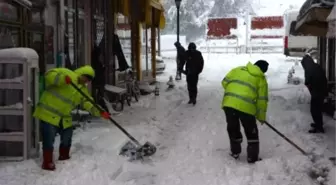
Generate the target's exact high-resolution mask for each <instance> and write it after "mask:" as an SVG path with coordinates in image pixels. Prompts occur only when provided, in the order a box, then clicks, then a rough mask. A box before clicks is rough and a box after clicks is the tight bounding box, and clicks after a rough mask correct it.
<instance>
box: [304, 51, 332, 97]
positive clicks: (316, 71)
mask: <svg viewBox="0 0 336 185" xmlns="http://www.w3.org/2000/svg"><path fill="white" fill-rule="evenodd" d="M301 65H302V67H303V69H304V76H305V85H306V86H307V87H308V89H309V92H310V94H311V96H313V97H320V98H325V97H326V96H327V94H328V80H327V77H326V74H325V72H324V70H323V69H322V67H321V66H320V65H319V64H316V63H315V62H314V60H313V59H312V57H311V56H309V55H305V56H304V57H303V58H302V60H301Z"/></svg>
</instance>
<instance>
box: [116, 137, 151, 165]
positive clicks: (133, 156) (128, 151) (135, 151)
mask: <svg viewBox="0 0 336 185" xmlns="http://www.w3.org/2000/svg"><path fill="white" fill-rule="evenodd" d="M155 152H156V147H155V146H154V145H153V144H152V143H150V142H146V143H145V144H144V145H143V146H140V147H138V146H136V145H135V144H134V143H132V142H131V141H128V142H127V143H126V144H125V145H124V146H123V147H122V148H121V150H120V153H119V155H122V156H125V157H128V158H129V159H130V160H131V161H133V160H139V159H143V157H149V156H152V155H154V153H155Z"/></svg>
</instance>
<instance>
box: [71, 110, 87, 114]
mask: <svg viewBox="0 0 336 185" xmlns="http://www.w3.org/2000/svg"><path fill="white" fill-rule="evenodd" d="M71 114H80V115H90V113H89V112H88V111H85V110H80V109H76V110H73V111H71Z"/></svg>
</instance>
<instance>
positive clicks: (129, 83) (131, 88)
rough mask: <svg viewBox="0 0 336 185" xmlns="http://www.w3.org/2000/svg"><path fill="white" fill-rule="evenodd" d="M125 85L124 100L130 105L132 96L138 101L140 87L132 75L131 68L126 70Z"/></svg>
mask: <svg viewBox="0 0 336 185" xmlns="http://www.w3.org/2000/svg"><path fill="white" fill-rule="evenodd" d="M125 74H126V75H125V85H126V90H127V93H126V94H127V95H126V101H127V104H128V106H131V101H132V98H133V97H134V99H135V101H137V102H138V101H139V98H138V97H139V96H140V87H139V83H138V81H137V80H136V79H135V77H134V73H133V71H132V69H128V70H126V73H125Z"/></svg>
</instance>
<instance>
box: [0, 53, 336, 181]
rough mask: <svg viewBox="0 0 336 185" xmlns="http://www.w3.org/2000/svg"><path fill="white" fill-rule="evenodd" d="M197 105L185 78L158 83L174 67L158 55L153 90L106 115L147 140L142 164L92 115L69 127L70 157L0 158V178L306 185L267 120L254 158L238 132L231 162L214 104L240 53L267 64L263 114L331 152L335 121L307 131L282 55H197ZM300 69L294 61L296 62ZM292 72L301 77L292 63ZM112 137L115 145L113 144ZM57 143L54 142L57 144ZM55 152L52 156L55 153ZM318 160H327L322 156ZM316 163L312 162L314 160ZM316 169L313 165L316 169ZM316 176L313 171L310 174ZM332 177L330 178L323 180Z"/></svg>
mask: <svg viewBox="0 0 336 185" xmlns="http://www.w3.org/2000/svg"><path fill="white" fill-rule="evenodd" d="M204 58H205V60H206V61H205V69H204V72H203V74H202V75H201V76H200V82H199V98H198V104H197V105H196V106H195V107H193V106H191V105H187V104H186V102H187V100H188V97H187V92H186V84H185V81H184V80H185V78H183V81H181V82H176V83H175V84H176V86H175V88H174V89H172V90H166V88H167V85H166V82H167V81H168V79H169V76H170V75H174V74H175V62H174V61H173V60H166V61H165V62H166V64H167V69H166V72H165V74H163V75H162V76H160V77H159V78H158V80H159V81H160V82H161V91H160V96H159V97H156V96H154V95H149V96H146V97H142V99H141V100H140V101H139V102H138V103H134V104H132V107H126V110H125V111H124V112H123V113H122V114H121V115H120V116H115V117H114V118H115V119H116V120H117V121H119V122H120V123H121V125H122V126H124V127H125V128H126V129H127V130H129V131H130V132H131V133H132V134H134V136H135V137H136V138H139V139H140V141H141V142H142V143H143V142H144V141H147V140H148V141H151V142H152V143H154V144H156V145H157V147H158V151H157V153H156V154H155V155H154V156H153V157H152V158H151V159H150V160H149V161H146V162H145V163H144V164H141V163H140V162H138V163H129V162H127V161H126V159H125V158H123V157H120V156H117V152H118V146H120V145H122V143H123V142H125V141H127V138H125V137H124V136H123V135H122V134H121V133H120V131H119V130H117V129H116V128H115V127H114V126H113V125H109V124H108V123H107V122H103V121H95V122H92V123H91V125H87V127H86V128H85V129H83V130H78V131H76V135H75V136H74V144H73V148H72V151H71V154H72V159H71V160H69V161H67V162H57V163H56V167H57V170H56V172H53V173H51V172H45V171H42V170H40V163H41V161H40V159H36V160H29V161H25V162H20V163H8V164H4V163H1V164H0V165H1V166H0V184H1V185H21V184H26V185H49V184H50V185H59V184H62V185H78V184H81V185H92V184H96V185H114V184H123V185H131V184H132V185H133V184H134V185H149V184H155V185H189V184H190V185H205V184H206V185H217V184H218V185H245V184H250V185H270V184H271V185H276V184H279V185H280V184H281V185H302V184H305V185H312V184H316V182H314V181H313V180H312V176H313V175H311V172H312V167H313V165H312V163H311V161H310V160H309V159H307V158H306V157H305V156H302V155H301V153H299V152H298V151H297V150H296V149H295V148H293V147H292V146H291V145H289V144H288V143H287V142H286V141H285V140H283V139H282V138H281V137H279V136H278V135H276V134H275V133H274V132H273V131H272V130H270V129H269V128H267V126H260V127H259V129H260V134H259V135H260V141H261V145H260V146H261V151H260V156H261V157H262V158H263V160H262V161H260V162H258V163H256V164H255V165H249V164H247V163H246V152H245V151H246V150H245V148H246V139H245V138H244V140H245V142H244V143H243V153H242V155H241V159H240V160H239V161H235V160H233V159H232V158H231V157H230V156H229V155H228V154H229V145H228V144H229V143H228V136H227V132H226V123H225V116H224V113H223V111H222V110H221V109H220V104H221V100H222V96H223V90H222V87H221V83H220V82H221V80H222V79H223V77H224V76H225V74H226V73H227V72H228V71H229V70H230V69H231V68H233V67H236V66H239V65H244V64H246V62H247V61H248V60H251V61H255V60H257V59H261V58H262V59H265V60H267V61H268V62H269V63H270V67H269V71H268V73H267V78H268V82H269V89H270V98H269V99H270V104H269V109H268V121H269V122H270V123H271V124H272V125H274V126H275V127H276V128H277V129H278V130H279V131H281V132H283V133H284V134H285V135H286V136H288V137H289V138H290V139H292V140H293V141H294V142H295V143H297V144H298V145H300V146H301V147H303V148H304V149H305V150H307V151H315V152H316V153H321V154H324V155H326V156H333V155H335V152H334V151H335V141H334V139H335V131H334V130H335V129H334V128H335V125H334V121H332V120H330V119H328V118H326V119H325V122H326V125H325V127H326V130H327V133H326V134H325V135H320V134H316V135H311V134H308V133H307V130H308V129H309V124H310V122H311V118H310V115H309V105H308V102H309V95H308V92H307V91H306V90H305V88H304V86H303V85H291V84H287V75H288V70H289V69H290V68H291V67H292V66H293V65H294V63H293V62H286V61H285V57H283V56H282V55H270V54H268V55H252V56H249V55H223V54H221V55H220V54H218V55H214V54H212V55H210V56H207V55H204ZM296 68H300V66H296ZM296 75H298V76H301V78H302V76H303V74H302V71H301V74H300V70H297V72H296ZM116 143H117V144H116ZM57 146H58V145H55V147H56V148H57ZM57 156H58V155H57V152H55V157H57ZM319 165H320V166H327V167H328V168H330V166H329V164H328V163H327V162H325V161H322V164H319ZM320 166H319V167H320ZM318 169H321V168H318ZM314 178H316V177H314ZM334 183H335V182H332V181H330V184H334Z"/></svg>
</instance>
